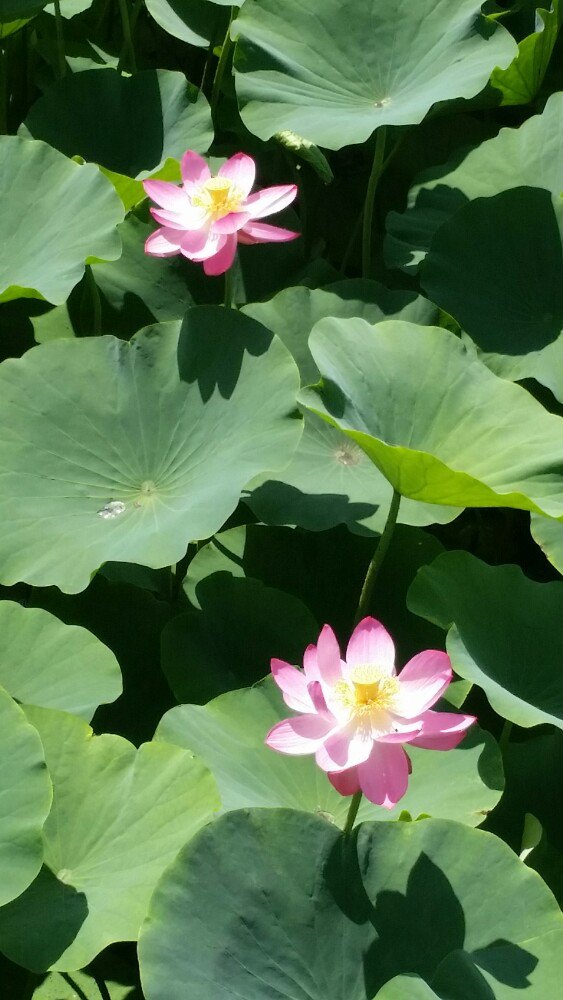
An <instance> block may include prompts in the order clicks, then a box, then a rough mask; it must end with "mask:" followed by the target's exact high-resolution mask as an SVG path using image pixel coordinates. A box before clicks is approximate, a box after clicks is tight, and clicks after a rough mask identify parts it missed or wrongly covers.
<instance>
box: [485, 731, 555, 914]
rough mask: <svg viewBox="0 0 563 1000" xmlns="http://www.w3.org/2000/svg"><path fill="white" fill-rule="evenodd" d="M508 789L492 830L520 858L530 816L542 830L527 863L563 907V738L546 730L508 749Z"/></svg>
mask: <svg viewBox="0 0 563 1000" xmlns="http://www.w3.org/2000/svg"><path fill="white" fill-rule="evenodd" d="M503 759H504V767H505V770H506V778H507V780H506V788H505V792H504V795H503V797H502V799H501V801H500V802H499V804H498V806H497V807H496V809H495V810H494V812H493V813H492V815H491V816H490V817H489V829H490V830H491V832H492V833H495V834H496V835H497V836H499V837H502V839H503V840H504V841H506V843H507V844H509V845H510V847H512V849H513V850H514V851H515V852H516V853H517V854H520V853H521V851H522V847H523V844H524V842H525V835H526V817H527V816H533V817H534V818H535V820H536V822H537V823H539V825H540V827H541V840H540V842H539V844H537V846H535V847H534V848H533V850H532V851H531V853H530V854H529V855H528V856H527V857H526V863H527V864H528V865H530V866H531V867H532V868H534V869H535V870H536V871H537V872H539V874H540V875H541V876H542V878H543V879H544V880H545V881H546V882H547V884H548V885H549V887H550V889H551V891H552V892H553V893H554V894H555V895H556V896H557V898H558V901H559V905H561V904H562V903H563V844H562V842H561V810H562V809H563V785H562V783H561V780H560V775H561V769H562V768H563V733H561V732H558V731H557V730H551V732H549V731H546V730H543V731H541V735H538V736H534V738H532V739H527V740H526V741H525V742H523V743H517V742H515V741H514V740H511V741H510V743H508V744H507V746H506V747H505V748H504V753H503Z"/></svg>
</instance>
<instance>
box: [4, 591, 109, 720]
mask: <svg viewBox="0 0 563 1000" xmlns="http://www.w3.org/2000/svg"><path fill="white" fill-rule="evenodd" d="M0 683H1V684H2V685H3V686H4V687H5V688H6V690H7V691H9V692H10V694H11V695H12V697H13V698H16V699H17V700H18V701H19V702H22V703H24V704H26V705H40V706H41V707H43V708H59V709H62V710H64V711H65V712H72V713H73V714H74V715H81V716H82V717H83V718H85V719H87V720H88V719H90V718H91V717H92V715H93V714H94V711H95V710H96V708H97V707H98V705H100V704H101V703H102V702H110V701H115V699H116V698H117V697H118V695H119V694H120V693H121V688H122V684H121V671H120V669H119V664H118V662H117V660H116V658H115V656H114V655H113V653H112V652H111V650H109V649H108V648H107V646H104V645H103V643H101V642H100V641H99V639H96V637H95V636H94V635H92V633H91V632H87V631H86V629H85V628H79V627H78V626H76V625H65V624H63V622H60V621H58V619H57V618H55V617H54V616H53V615H50V614H49V612H48V611H43V610H42V609H41V608H24V607H22V606H21V604H15V603H14V602H13V601H1V602H0Z"/></svg>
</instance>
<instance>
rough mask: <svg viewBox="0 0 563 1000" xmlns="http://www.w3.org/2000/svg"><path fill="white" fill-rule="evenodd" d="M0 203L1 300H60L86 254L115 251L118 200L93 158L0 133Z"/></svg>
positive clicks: (110, 256) (109, 255)
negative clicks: (83, 160) (80, 159)
mask: <svg viewBox="0 0 563 1000" xmlns="http://www.w3.org/2000/svg"><path fill="white" fill-rule="evenodd" d="M0 202H1V203H2V212H1V213H0V247H1V251H0V302H4V301H7V300H9V299H15V298H19V297H20V296H31V297H33V298H44V299H47V301H48V302H53V303H55V304H61V303H62V302H64V301H65V299H66V298H67V297H68V295H69V294H70V292H71V290H72V289H73V287H74V286H75V285H76V284H77V282H78V281H80V278H81V277H82V275H83V274H84V265H85V264H86V263H87V262H88V261H89V260H91V259H93V258H98V259H100V260H115V259H116V258H117V257H119V254H120V252H121V242H120V239H119V235H118V233H117V231H116V226H117V224H118V223H119V222H122V221H123V205H122V203H121V201H120V200H119V198H118V197H117V195H116V193H115V190H114V188H113V186H112V185H111V184H110V182H109V181H108V180H107V179H106V178H105V177H103V176H102V175H101V174H100V172H99V170H97V169H96V167H95V166H93V164H83V165H79V164H77V163H72V162H71V161H70V160H68V159H67V158H66V156H63V155H62V154H61V153H59V152H58V151H57V150H56V149H52V148H51V147H50V146H48V145H47V144H46V143H44V142H39V141H33V140H30V139H22V138H20V137H18V136H1V137H0Z"/></svg>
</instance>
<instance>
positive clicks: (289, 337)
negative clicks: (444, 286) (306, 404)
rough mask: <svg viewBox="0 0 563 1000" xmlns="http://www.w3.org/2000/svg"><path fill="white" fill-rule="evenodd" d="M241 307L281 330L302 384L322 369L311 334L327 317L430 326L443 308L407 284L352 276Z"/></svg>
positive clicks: (286, 290) (275, 330)
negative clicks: (405, 286) (392, 284)
mask: <svg viewBox="0 0 563 1000" xmlns="http://www.w3.org/2000/svg"><path fill="white" fill-rule="evenodd" d="M242 312H243V313H246V315H247V316H252V318H253V319H256V320H258V322H259V323H262V325H263V326H265V327H267V329H268V330H271V331H272V333H275V334H277V336H278V337H279V338H280V340H283V342H284V344H285V346H286V347H287V348H288V349H289V350H290V351H291V353H292V355H293V357H294V358H295V361H296V362H297V365H298V367H299V372H300V374H301V381H302V383H303V384H304V385H309V384H310V383H311V382H316V381H317V380H318V378H319V370H318V368H317V366H316V364H315V362H314V360H313V356H312V354H311V352H310V350H309V334H310V332H311V330H312V329H313V327H314V325H315V323H317V322H318V321H319V320H320V319H324V318H325V317H326V316H337V317H339V318H342V319H346V318H347V317H349V316H359V317H360V318H361V319H365V320H366V322H367V323H379V322H380V320H383V319H404V320H408V321H409V322H411V323H420V324H421V325H422V326H429V325H432V324H433V323H437V321H438V316H439V310H438V308H437V307H436V306H435V305H434V304H433V303H432V302H429V301H428V299H424V298H423V297H422V296H421V295H416V294H415V293H414V292H409V291H405V290H403V289H391V288H385V287H384V286H383V285H380V284H379V282H378V281H370V280H365V279H363V278H352V279H350V280H348V281H338V282H335V283H334V284H331V285H327V286H325V287H324V288H306V287H305V286H304V285H301V286H297V287H296V288H284V289H283V290H282V291H281V292H278V294H277V295H274V297H273V299H270V300H269V302H252V303H251V304H249V305H246V306H243V308H242Z"/></svg>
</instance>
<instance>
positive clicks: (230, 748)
mask: <svg viewBox="0 0 563 1000" xmlns="http://www.w3.org/2000/svg"><path fill="white" fill-rule="evenodd" d="M292 714H294V713H292V712H291V711H290V710H289V709H288V708H287V706H286V705H285V704H284V702H283V700H282V697H281V694H280V692H279V690H278V688H277V687H276V685H275V684H274V682H273V680H272V678H271V677H268V678H266V679H265V680H263V681H261V682H260V683H259V684H256V685H254V687H251V688H243V689H242V690H239V691H229V692H227V693H226V694H222V695H219V697H218V698H215V699H214V700H213V701H210V702H208V704H207V705H180V706H179V707H176V708H172V709H170V711H169V712H167V713H166V715H165V716H164V718H163V719H162V721H161V723H160V725H159V727H158V729H157V731H156V736H155V738H156V739H157V740H164V741H165V742H166V743H173V744H175V745H177V746H181V747H185V748H186V749H188V750H191V751H192V752H193V753H195V754H197V755H198V756H199V757H201V759H202V760H203V761H204V762H205V764H206V765H207V766H208V767H209V770H210V771H211V773H212V774H213V776H214V778H215V780H216V782H217V785H218V787H219V793H220V796H221V802H222V806H223V809H224V810H225V811H228V810H232V809H241V808H245V807H247V806H248V807H257V806H264V807H268V808H272V807H275V806H288V807H291V808H292V809H303V810H304V811H306V812H311V813H317V814H322V815H324V816H326V817H328V818H329V819H330V820H331V821H332V822H333V823H336V824H337V826H344V823H345V821H346V815H347V812H348V807H349V805H350V799H347V798H344V797H343V796H341V795H339V793H338V792H336V791H335V789H334V788H333V787H332V785H331V784H330V782H329V781H328V778H327V776H326V774H325V773H324V772H323V771H321V770H320V768H319V767H318V766H317V764H316V763H315V760H314V758H313V757H290V756H285V755H284V754H278V753H276V752H275V751H273V750H270V748H269V747H267V746H265V744H264V739H265V737H266V735H267V733H268V731H269V730H270V729H271V728H272V726H273V725H274V724H275V723H276V722H278V721H279V720H280V719H284V718H287V717H288V716H289V715H292ZM408 753H409V756H410V757H411V760H412V769H413V773H412V777H411V779H410V785H409V790H408V792H407V794H406V795H405V796H404V798H402V799H401V801H400V803H399V804H398V805H397V806H396V807H395V808H394V809H392V810H390V811H387V810H386V809H385V810H384V809H381V808H380V807H379V806H374V805H372V804H371V803H370V802H368V800H367V799H364V800H363V801H362V804H361V806H360V818H361V819H374V818H377V819H381V820H396V819H398V818H399V816H400V815H401V813H404V812H407V813H408V814H409V815H410V816H411V817H412V818H413V819H416V818H417V817H418V816H420V815H432V816H438V817H444V818H445V817H447V818H448V819H457V820H460V821H461V822H463V823H467V824H468V825H470V826H478V825H479V823H482V822H483V819H484V817H485V816H486V815H487V813H488V811H489V810H490V809H492V808H493V807H494V805H495V804H496V803H497V802H498V800H499V798H500V794H501V791H502V787H503V777H502V763H501V759H500V753H499V750H498V747H497V745H496V743H495V741H494V740H493V739H492V738H491V737H490V736H489V734H488V733H485V732H483V731H482V730H480V729H475V730H474V731H473V732H472V733H470V734H469V735H468V736H467V737H466V738H465V740H464V741H463V743H462V744H461V746H460V747H458V748H457V749H456V750H450V751H449V752H448V753H443V752H441V751H438V750H419V749H417V748H416V747H409V749H408Z"/></svg>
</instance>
